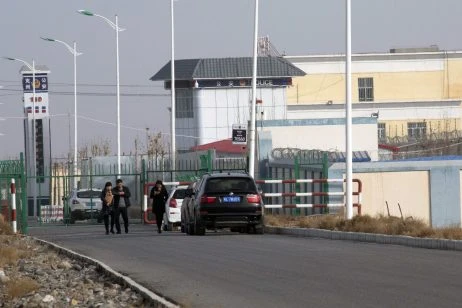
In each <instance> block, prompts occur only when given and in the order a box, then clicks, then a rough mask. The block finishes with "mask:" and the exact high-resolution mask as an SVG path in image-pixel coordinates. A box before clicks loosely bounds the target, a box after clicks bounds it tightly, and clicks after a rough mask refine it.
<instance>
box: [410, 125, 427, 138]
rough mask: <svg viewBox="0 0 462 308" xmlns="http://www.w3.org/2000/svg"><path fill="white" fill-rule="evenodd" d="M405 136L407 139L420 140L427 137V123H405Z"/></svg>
mask: <svg viewBox="0 0 462 308" xmlns="http://www.w3.org/2000/svg"><path fill="white" fill-rule="evenodd" d="M407 135H408V137H409V138H414V139H422V138H424V137H425V136H426V135H427V123H425V122H409V123H407Z"/></svg>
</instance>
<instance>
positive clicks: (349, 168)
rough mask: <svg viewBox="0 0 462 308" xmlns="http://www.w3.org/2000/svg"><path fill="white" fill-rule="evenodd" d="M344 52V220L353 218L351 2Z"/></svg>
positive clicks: (348, 5)
mask: <svg viewBox="0 0 462 308" xmlns="http://www.w3.org/2000/svg"><path fill="white" fill-rule="evenodd" d="M345 47H346V52H345V58H346V59H345V72H346V78H345V80H346V83H345V88H346V89H345V90H346V99H345V109H346V112H345V115H346V119H345V122H346V123H345V125H346V130H345V135H346V138H345V139H346V145H345V151H346V218H347V219H352V218H353V197H352V190H353V179H352V178H353V151H352V144H353V143H352V120H351V117H352V116H351V113H352V106H351V0H346V46H345Z"/></svg>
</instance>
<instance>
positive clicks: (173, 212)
mask: <svg viewBox="0 0 462 308" xmlns="http://www.w3.org/2000/svg"><path fill="white" fill-rule="evenodd" d="M187 187H188V186H183V185H181V186H177V187H175V188H173V189H172V190H171V191H170V193H169V194H168V199H167V201H166V202H165V214H164V230H165V231H172V230H173V228H174V227H177V226H179V225H180V224H181V205H182V204H183V199H184V197H185V192H186V188H187Z"/></svg>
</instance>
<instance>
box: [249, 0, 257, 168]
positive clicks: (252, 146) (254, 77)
mask: <svg viewBox="0 0 462 308" xmlns="http://www.w3.org/2000/svg"><path fill="white" fill-rule="evenodd" d="M257 50H258V0H255V17H254V40H253V69H252V103H251V107H250V110H251V113H250V129H249V142H250V148H249V174H250V175H251V176H252V177H254V176H255V112H256V110H255V109H256V108H255V107H256V102H257V96H256V95H257V61H258V57H257Z"/></svg>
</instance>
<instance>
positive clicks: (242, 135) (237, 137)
mask: <svg viewBox="0 0 462 308" xmlns="http://www.w3.org/2000/svg"><path fill="white" fill-rule="evenodd" d="M232 140H233V144H247V124H233V136H232Z"/></svg>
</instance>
